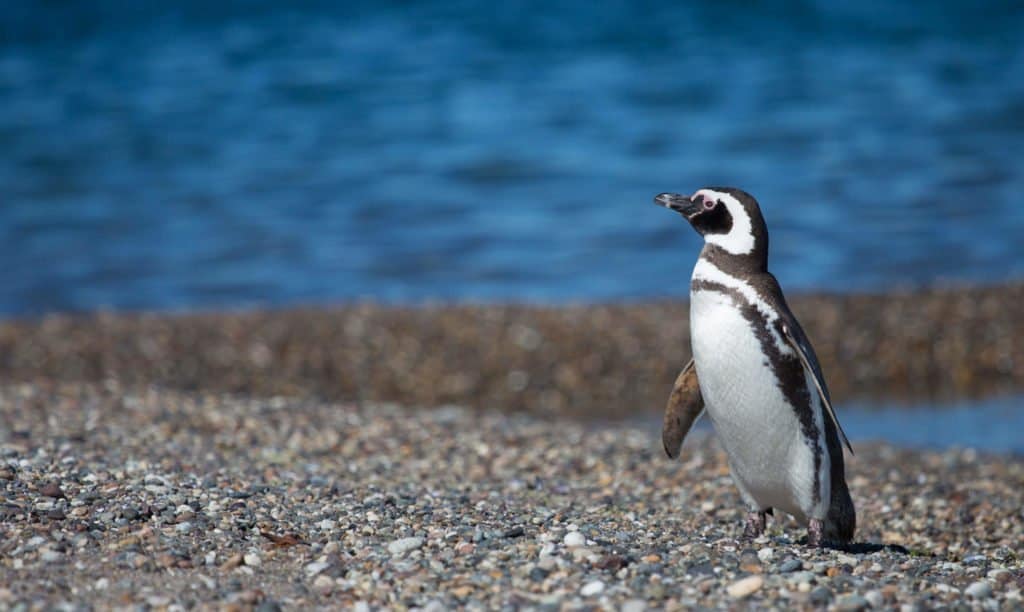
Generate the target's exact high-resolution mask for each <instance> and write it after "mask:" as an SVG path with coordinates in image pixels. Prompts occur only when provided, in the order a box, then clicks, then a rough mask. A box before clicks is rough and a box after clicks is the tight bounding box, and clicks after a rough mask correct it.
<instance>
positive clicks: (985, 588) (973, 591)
mask: <svg viewBox="0 0 1024 612" xmlns="http://www.w3.org/2000/svg"><path fill="white" fill-rule="evenodd" d="M964 595H967V596H968V597H972V598H974V599H988V598H989V597H991V596H992V585H991V584H989V583H988V582H986V581H984V580H979V581H977V582H972V583H971V584H970V585H969V586H968V587H967V588H966V589H964Z"/></svg>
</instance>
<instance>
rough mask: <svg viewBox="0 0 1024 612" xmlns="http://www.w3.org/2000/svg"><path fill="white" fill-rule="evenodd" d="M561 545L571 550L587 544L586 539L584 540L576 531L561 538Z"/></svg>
mask: <svg viewBox="0 0 1024 612" xmlns="http://www.w3.org/2000/svg"><path fill="white" fill-rule="evenodd" d="M562 543H563V544H565V545H566V546H567V547H569V548H573V547H576V546H583V545H585V544H586V543H587V538H585V537H584V536H583V534H582V533H580V532H578V531H570V532H569V533H567V534H565V537H564V538H562Z"/></svg>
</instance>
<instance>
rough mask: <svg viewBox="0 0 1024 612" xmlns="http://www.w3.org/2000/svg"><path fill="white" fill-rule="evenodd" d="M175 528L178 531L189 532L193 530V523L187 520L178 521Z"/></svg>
mask: <svg viewBox="0 0 1024 612" xmlns="http://www.w3.org/2000/svg"><path fill="white" fill-rule="evenodd" d="M174 530H175V531H177V532H178V533H188V532H190V531H192V523H190V522H188V521H185V522H184V523H178V524H177V525H175V526H174Z"/></svg>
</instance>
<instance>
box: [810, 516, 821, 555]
mask: <svg viewBox="0 0 1024 612" xmlns="http://www.w3.org/2000/svg"><path fill="white" fill-rule="evenodd" d="M824 534H825V523H824V521H822V520H821V519H814V518H812V519H811V520H810V521H808V523H807V545H808V546H812V547H814V548H821V547H822V546H824V545H825V536H824Z"/></svg>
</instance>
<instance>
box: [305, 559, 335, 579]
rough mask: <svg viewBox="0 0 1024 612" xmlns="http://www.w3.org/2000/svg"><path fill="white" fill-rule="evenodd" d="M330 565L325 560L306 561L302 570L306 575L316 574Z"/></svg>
mask: <svg viewBox="0 0 1024 612" xmlns="http://www.w3.org/2000/svg"><path fill="white" fill-rule="evenodd" d="M330 566H331V564H330V563H328V562H327V561H314V562H312V563H307V564H306V566H305V567H304V568H303V571H305V572H306V575H307V576H316V575H317V574H319V573H320V572H322V571H324V570H325V569H327V568H329V567H330Z"/></svg>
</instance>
